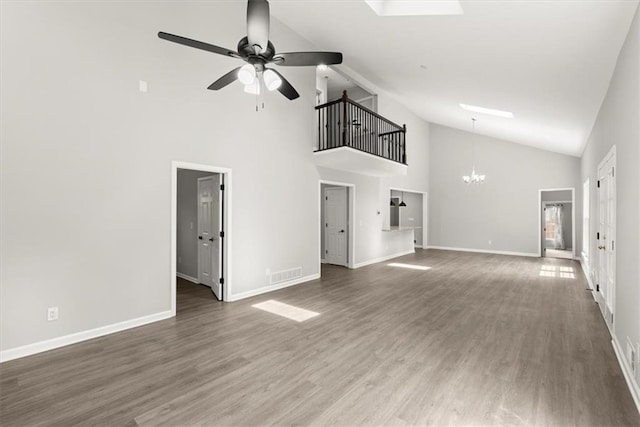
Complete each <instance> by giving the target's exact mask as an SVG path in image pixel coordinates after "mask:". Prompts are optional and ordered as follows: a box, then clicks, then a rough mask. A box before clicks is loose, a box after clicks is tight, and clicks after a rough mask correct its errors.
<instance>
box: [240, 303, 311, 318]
mask: <svg viewBox="0 0 640 427" xmlns="http://www.w3.org/2000/svg"><path fill="white" fill-rule="evenodd" d="M251 307H254V308H257V309H259V310H263V311H266V312H269V313H272V314H277V315H278V316H282V317H286V318H287V319H291V320H295V321H296V322H304V321H305V320H309V319H311V318H312V317H316V316H318V315H319V314H320V313H316V312H315V311H311V310H305V309H304V308H300V307H296V306H294V305H289V304H285V303H283V302H280V301H276V300H272V299H270V300H268V301H264V302H261V303H259V304H254V305H252V306H251Z"/></svg>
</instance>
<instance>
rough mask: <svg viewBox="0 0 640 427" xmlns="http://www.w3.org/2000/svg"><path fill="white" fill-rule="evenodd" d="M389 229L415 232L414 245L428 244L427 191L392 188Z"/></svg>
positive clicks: (423, 245)
mask: <svg viewBox="0 0 640 427" xmlns="http://www.w3.org/2000/svg"><path fill="white" fill-rule="evenodd" d="M389 193H390V201H389V230H410V231H412V232H413V246H414V247H415V248H418V249H422V248H425V247H426V246H427V244H426V242H427V227H426V224H427V193H423V192H418V191H412V190H405V189H395V188H391V189H390V190H389Z"/></svg>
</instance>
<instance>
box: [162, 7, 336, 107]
mask: <svg viewBox="0 0 640 427" xmlns="http://www.w3.org/2000/svg"><path fill="white" fill-rule="evenodd" d="M269 19H270V18H269V2H268V1H267V0H248V2H247V36H246V37H243V38H242V39H240V41H239V42H238V49H237V52H235V51H233V50H231V49H226V48H223V47H219V46H215V45H212V44H209V43H204V42H201V41H198V40H193V39H188V38H186V37H182V36H177V35H174V34H169V33H165V32H163V31H160V32H159V33H158V37H160V38H161V39H164V40H168V41H171V42H174V43H179V44H183V45H185V46H190V47H194V48H196V49H202V50H206V51H207V52H213V53H217V54H219V55H224V56H230V57H232V58H237V59H242V60H243V61H245V62H246V64H245V65H243V66H241V67H237V68H234V69H233V70H231V71H229V72H228V73H227V74H225V75H224V76H222V77H220V78H219V79H218V80H216V81H215V82H213V83H212V84H211V85H210V86H209V87H208V88H207V89H210V90H220V89H222V88H223V87H225V86H227V85H229V84H231V83H233V82H234V81H236V80H240V81H241V82H242V83H243V84H244V85H245V91H247V92H251V93H255V94H258V93H259V92H260V86H261V80H262V81H263V82H264V86H265V87H266V88H267V89H268V90H275V89H277V90H278V91H279V92H280V93H281V94H283V95H284V96H286V97H287V98H289V99H296V98H298V97H299V96H300V94H298V92H297V91H296V90H295V89H294V88H293V86H291V84H290V83H289V82H288V81H287V79H285V78H284V77H283V76H282V74H280V73H279V72H278V71H276V70H275V69H273V68H267V65H268V64H275V65H280V66H288V67H304V66H311V65H316V66H317V65H331V64H340V63H342V53H340V52H288V53H276V50H275V47H274V46H273V44H272V43H271V42H270V41H269Z"/></svg>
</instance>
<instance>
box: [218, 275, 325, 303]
mask: <svg viewBox="0 0 640 427" xmlns="http://www.w3.org/2000/svg"><path fill="white" fill-rule="evenodd" d="M319 278H320V273H316V274H310V275H308V276H303V277H299V278H297V279H294V280H289V281H288V282H283V283H278V284H277V285H270V286H263V287H262V288H258V289H254V290H251V291H246V292H240V293H239V294H234V295H230V296H229V301H238V300H241V299H245V298H249V297H253V296H256V295H260V294H265V293H267V292H273V291H277V290H278V289H284V288H288V287H289V286H295V285H299V284H301V283H305V282H309V281H311V280H315V279H319Z"/></svg>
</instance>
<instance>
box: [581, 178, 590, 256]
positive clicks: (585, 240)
mask: <svg viewBox="0 0 640 427" xmlns="http://www.w3.org/2000/svg"><path fill="white" fill-rule="evenodd" d="M589 234H590V233H589V178H587V180H586V181H585V182H584V184H583V185H582V258H583V259H584V260H585V262H587V263H588V260H589V246H590V240H589Z"/></svg>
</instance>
